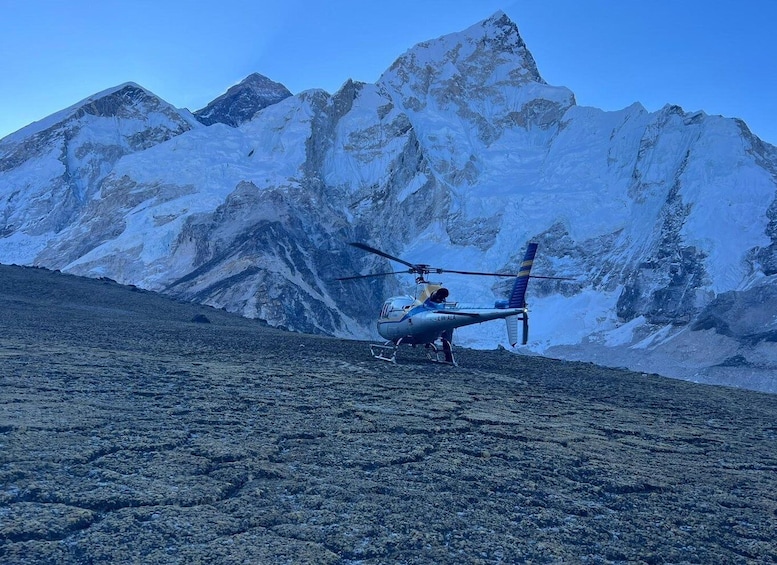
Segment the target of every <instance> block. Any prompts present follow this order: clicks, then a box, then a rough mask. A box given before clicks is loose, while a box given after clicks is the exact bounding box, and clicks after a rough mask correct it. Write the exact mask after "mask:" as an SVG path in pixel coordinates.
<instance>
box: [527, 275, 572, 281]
mask: <svg viewBox="0 0 777 565" xmlns="http://www.w3.org/2000/svg"><path fill="white" fill-rule="evenodd" d="M529 278H530V279H549V280H552V281H577V279H576V278H572V277H543V276H542V275H529Z"/></svg>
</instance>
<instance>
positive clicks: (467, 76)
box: [378, 11, 569, 109]
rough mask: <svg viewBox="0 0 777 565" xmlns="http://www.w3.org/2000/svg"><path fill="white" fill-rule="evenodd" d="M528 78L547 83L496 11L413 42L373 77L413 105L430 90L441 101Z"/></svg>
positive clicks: (507, 21) (508, 22) (418, 104)
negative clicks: (454, 30) (457, 29)
mask: <svg viewBox="0 0 777 565" xmlns="http://www.w3.org/2000/svg"><path fill="white" fill-rule="evenodd" d="M529 83H534V84H540V85H543V86H544V85H546V83H545V81H544V80H543V79H542V77H541V76H540V73H539V71H538V70H537V64H536V63H535V61H534V57H533V56H532V54H531V53H530V52H529V50H528V48H527V47H526V44H525V43H524V41H523V39H522V38H521V35H520V33H519V32H518V26H516V25H515V24H514V23H513V22H512V20H510V18H509V17H508V16H507V15H506V14H505V13H504V12H501V11H498V12H496V13H494V14H493V15H492V16H491V17H489V18H487V19H485V20H482V21H481V22H479V23H477V24H475V25H472V26H470V27H468V28H467V29H465V30H463V31H460V32H457V33H451V34H448V35H443V36H442V37H439V38H437V39H433V40H430V41H424V42H421V43H419V44H417V45H415V46H414V47H412V48H411V49H410V50H408V51H407V52H405V54H403V55H402V56H400V57H399V58H398V59H397V60H396V61H395V62H394V64H393V65H392V66H391V67H390V68H389V69H388V70H387V71H386V72H385V73H383V75H382V76H381V77H380V79H379V80H378V84H379V85H380V86H382V87H384V88H387V89H388V90H389V91H393V92H395V93H399V94H400V96H401V97H402V98H404V99H405V100H406V101H409V102H410V104H411V106H415V107H417V109H420V108H422V107H424V105H425V102H424V99H426V98H427V97H428V96H429V95H431V96H433V97H434V98H437V100H438V102H439V103H441V104H446V103H447V102H448V101H450V100H452V99H457V98H459V97H460V96H471V95H472V93H474V92H480V93H482V94H487V93H486V91H489V92H490V91H492V90H493V88H497V89H500V88H509V89H514V88H520V87H522V86H524V85H526V84H529ZM484 89H485V90H484ZM562 98H564V99H565V100H566V99H568V98H569V93H568V92H565V93H564V94H563V96H562ZM565 103H568V102H565Z"/></svg>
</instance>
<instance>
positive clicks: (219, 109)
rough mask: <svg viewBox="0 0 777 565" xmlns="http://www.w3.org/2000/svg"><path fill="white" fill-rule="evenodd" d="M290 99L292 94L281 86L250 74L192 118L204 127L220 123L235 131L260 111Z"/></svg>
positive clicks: (261, 76) (195, 113) (263, 77)
mask: <svg viewBox="0 0 777 565" xmlns="http://www.w3.org/2000/svg"><path fill="white" fill-rule="evenodd" d="M289 96H291V92H289V90H288V89H287V88H286V87H285V86H283V85H282V84H280V83H278V82H275V81H272V80H270V79H269V78H267V77H266V76H263V75H260V74H259V73H253V74H251V75H248V76H247V77H246V78H244V79H243V80H242V81H241V82H240V83H238V84H236V85H235V86H233V87H231V88H229V89H228V90H227V91H226V92H225V93H224V94H222V95H221V96H219V97H218V98H216V99H215V100H214V101H213V102H211V103H210V104H208V105H207V106H205V107H204V108H202V109H201V110H197V111H196V112H194V116H195V117H196V118H197V119H198V120H199V121H200V122H202V123H203V124H205V125H206V126H209V125H212V124H215V123H222V124H226V125H228V126H232V127H237V126H239V125H240V124H244V123H245V122H247V121H249V120H251V119H252V118H253V117H254V116H255V115H256V114H257V112H259V111H260V110H262V109H264V108H266V107H267V106H271V105H272V104H276V103H278V102H280V101H281V100H283V99H284V98H288V97H289Z"/></svg>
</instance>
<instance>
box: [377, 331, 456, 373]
mask: <svg viewBox="0 0 777 565" xmlns="http://www.w3.org/2000/svg"><path fill="white" fill-rule="evenodd" d="M400 345H402V340H401V339H400V340H399V341H398V342H397V343H394V342H393V341H387V342H385V343H383V344H379V343H371V344H370V353H372V356H373V357H374V358H375V359H380V360H381V361H388V362H389V363H395V364H396V362H397V350H398V349H399V346H400ZM413 347H415V345H413ZM426 357H427V358H428V359H429V361H431V362H432V363H442V364H445V365H453V366H454V367H458V366H459V365H458V363H456V358H455V357H454V356H453V344H451V342H450V341H449V340H447V339H445V338H442V339H440V340H439V342H434V343H427V344H426Z"/></svg>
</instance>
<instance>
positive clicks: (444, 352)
mask: <svg viewBox="0 0 777 565" xmlns="http://www.w3.org/2000/svg"><path fill="white" fill-rule="evenodd" d="M426 356H427V357H428V358H429V360H430V361H432V362H434V363H445V364H447V365H453V366H454V367H458V364H457V363H456V358H455V357H454V356H453V344H452V343H451V342H450V340H447V339H445V338H441V339H440V342H439V343H438V342H434V343H427V344H426Z"/></svg>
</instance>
